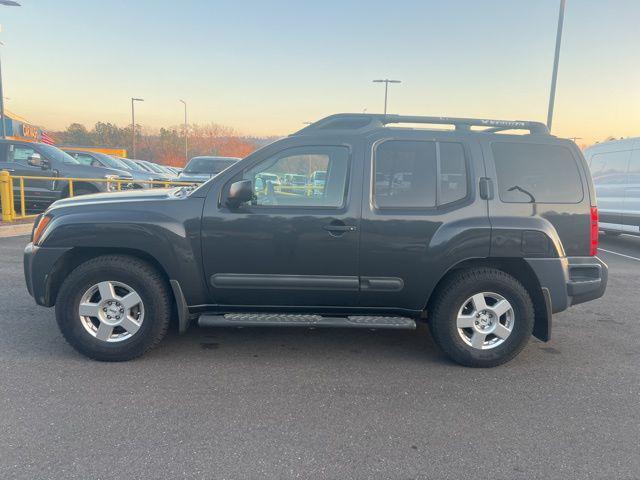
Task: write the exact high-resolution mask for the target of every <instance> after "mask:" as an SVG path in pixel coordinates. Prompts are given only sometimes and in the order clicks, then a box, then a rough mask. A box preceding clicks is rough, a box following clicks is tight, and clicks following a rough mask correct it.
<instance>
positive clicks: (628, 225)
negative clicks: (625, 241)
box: [584, 137, 640, 235]
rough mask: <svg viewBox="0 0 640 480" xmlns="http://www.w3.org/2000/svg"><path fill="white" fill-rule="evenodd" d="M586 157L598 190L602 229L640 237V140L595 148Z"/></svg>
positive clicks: (616, 142)
mask: <svg viewBox="0 0 640 480" xmlns="http://www.w3.org/2000/svg"><path fill="white" fill-rule="evenodd" d="M584 156H585V157H586V159H587V163H588V164H589V168H590V169H591V175H592V176H593V183H594V184H595V187H596V196H597V198H598V211H599V213H600V229H601V230H602V231H604V232H605V234H608V235H620V234H621V233H630V234H634V235H640V137H636V138H625V139H624V140H612V141H610V142H604V143H599V144H597V145H593V146H592V147H589V148H587V149H586V150H585V152H584Z"/></svg>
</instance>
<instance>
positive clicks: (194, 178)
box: [178, 173, 218, 182]
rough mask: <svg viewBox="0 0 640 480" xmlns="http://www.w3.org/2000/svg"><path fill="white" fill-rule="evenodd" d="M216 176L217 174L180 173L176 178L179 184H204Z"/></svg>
mask: <svg viewBox="0 0 640 480" xmlns="http://www.w3.org/2000/svg"><path fill="white" fill-rule="evenodd" d="M216 175H218V174H217V173H181V174H180V175H179V176H178V181H180V182H206V181H207V180H209V179H210V178H213V177H215V176H216Z"/></svg>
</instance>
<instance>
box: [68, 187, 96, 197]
mask: <svg viewBox="0 0 640 480" xmlns="http://www.w3.org/2000/svg"><path fill="white" fill-rule="evenodd" d="M97 192H98V191H97V190H95V189H93V188H91V187H85V186H79V187H76V188H74V189H73V196H74V197H79V196H80V195H90V194H92V193H97ZM67 196H69V195H68V194H67Z"/></svg>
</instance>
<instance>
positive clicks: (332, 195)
mask: <svg viewBox="0 0 640 480" xmlns="http://www.w3.org/2000/svg"><path fill="white" fill-rule="evenodd" d="M348 166H349V150H348V149H347V148H345V147H301V148H292V149H288V150H285V151H284V152H280V153H279V154H277V155H274V156H273V157H270V158H268V159H266V160H263V161H262V162H260V163H258V164H257V165H255V166H253V167H251V168H250V169H248V170H246V171H245V172H244V173H243V179H244V180H251V182H252V184H253V189H254V192H255V200H254V205H257V206H261V205H263V206H284V207H294V206H296V207H335V208H339V207H342V206H343V205H344V201H345V191H346V185H347V177H348V170H349V169H348Z"/></svg>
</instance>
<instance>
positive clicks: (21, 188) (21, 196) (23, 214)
mask: <svg viewBox="0 0 640 480" xmlns="http://www.w3.org/2000/svg"><path fill="white" fill-rule="evenodd" d="M26 210H27V208H26V205H25V202H24V178H22V177H20V214H21V215H22V216H23V217H24V216H25V215H26V214H27V212H26Z"/></svg>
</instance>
